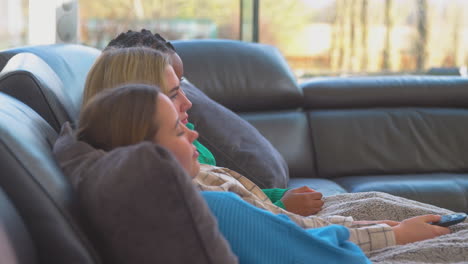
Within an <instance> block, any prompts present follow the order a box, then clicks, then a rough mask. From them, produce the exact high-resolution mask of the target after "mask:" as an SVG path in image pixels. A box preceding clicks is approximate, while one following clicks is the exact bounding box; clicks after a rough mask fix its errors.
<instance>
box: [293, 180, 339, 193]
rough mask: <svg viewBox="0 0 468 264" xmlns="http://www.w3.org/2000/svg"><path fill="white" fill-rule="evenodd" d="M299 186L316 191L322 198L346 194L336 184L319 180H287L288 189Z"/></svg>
mask: <svg viewBox="0 0 468 264" xmlns="http://www.w3.org/2000/svg"><path fill="white" fill-rule="evenodd" d="M301 186H308V187H310V188H312V189H314V190H316V191H319V192H321V193H322V194H323V196H330V195H335V194H340V193H347V191H346V190H345V189H344V188H343V187H341V186H340V185H339V184H338V183H336V182H334V181H331V180H327V179H319V178H291V179H290V180H289V186H288V187H289V188H297V187H301Z"/></svg>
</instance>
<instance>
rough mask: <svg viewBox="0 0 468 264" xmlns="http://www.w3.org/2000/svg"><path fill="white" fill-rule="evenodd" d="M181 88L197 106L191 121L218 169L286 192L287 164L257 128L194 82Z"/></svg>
mask: <svg viewBox="0 0 468 264" xmlns="http://www.w3.org/2000/svg"><path fill="white" fill-rule="evenodd" d="M181 87H182V88H183V89H184V91H185V93H186V94H187V97H188V98H189V100H190V101H192V103H193V106H192V108H191V109H190V110H189V112H188V113H189V121H190V122H191V123H193V124H194V125H195V129H196V130H197V131H198V132H199V134H200V136H199V141H200V142H201V143H202V144H203V145H204V146H205V147H207V148H208V149H209V150H210V151H211V152H212V153H213V155H214V157H215V159H216V164H217V165H218V166H221V167H226V168H229V169H232V170H234V171H237V172H239V173H240V174H242V175H244V176H245V177H247V178H249V179H250V180H251V181H253V182H254V183H256V184H257V185H258V186H260V188H286V186H287V185H288V180H289V172H288V166H287V164H286V162H285V160H284V159H283V157H282V156H281V154H279V152H278V151H277V150H276V149H275V148H274V147H273V146H272V145H271V143H270V142H269V141H268V140H267V139H266V138H265V137H263V136H262V135H261V134H260V132H258V130H257V129H256V128H255V127H253V126H252V125H250V124H249V123H248V122H247V121H245V120H244V119H242V118H240V117H239V116H238V115H236V114H235V113H233V112H232V111H231V110H229V109H227V108H226V107H224V106H222V105H220V104H218V103H217V102H215V101H213V100H212V99H210V98H209V97H208V96H206V95H205V94H204V93H203V92H202V91H201V90H199V89H198V88H196V87H195V86H194V85H193V84H191V83H190V82H188V81H186V80H184V81H182V83H181Z"/></svg>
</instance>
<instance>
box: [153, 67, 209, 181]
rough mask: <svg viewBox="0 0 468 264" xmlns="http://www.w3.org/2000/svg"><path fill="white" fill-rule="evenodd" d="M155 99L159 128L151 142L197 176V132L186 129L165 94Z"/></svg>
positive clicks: (188, 171)
mask: <svg viewBox="0 0 468 264" xmlns="http://www.w3.org/2000/svg"><path fill="white" fill-rule="evenodd" d="M171 68H172V67H171ZM157 100H158V102H157V104H156V112H155V113H156V114H155V117H154V118H155V121H156V122H157V124H159V125H158V127H159V129H158V132H157V133H156V135H155V136H154V138H153V142H155V143H157V144H159V145H161V146H163V147H165V148H167V149H168V150H169V151H170V152H172V154H174V156H175V157H176V158H177V160H178V161H179V163H180V165H182V167H183V168H184V169H185V171H186V172H187V173H188V174H189V175H190V176H191V177H195V176H197V174H198V172H199V171H200V163H198V151H197V149H196V148H195V146H194V145H193V141H195V139H197V138H198V133H197V132H196V131H192V130H190V129H188V128H187V127H186V126H185V125H184V124H183V123H182V122H181V120H180V117H179V115H178V113H177V111H176V109H175V107H174V104H173V103H172V102H171V100H169V98H168V97H167V96H165V95H163V94H159V96H158V99H157Z"/></svg>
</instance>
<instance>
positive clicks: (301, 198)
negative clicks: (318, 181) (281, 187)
mask: <svg viewBox="0 0 468 264" xmlns="http://www.w3.org/2000/svg"><path fill="white" fill-rule="evenodd" d="M322 196H323V195H322V193H321V192H317V191H315V190H313V189H311V188H309V187H307V186H302V187H299V188H295V189H291V190H288V191H287V192H286V193H285V194H284V195H283V198H281V202H283V204H284V207H285V208H286V210H288V211H289V212H292V213H295V214H298V215H302V216H308V215H313V214H316V213H318V212H319V211H320V210H321V209H322V206H323V201H322Z"/></svg>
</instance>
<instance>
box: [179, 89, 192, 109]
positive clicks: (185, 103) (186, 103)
mask: <svg viewBox="0 0 468 264" xmlns="http://www.w3.org/2000/svg"><path fill="white" fill-rule="evenodd" d="M180 95H181V96H182V112H186V111H187V110H189V109H190V108H192V102H190V100H189V99H188V98H187V96H186V95H185V93H181V94H180Z"/></svg>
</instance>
